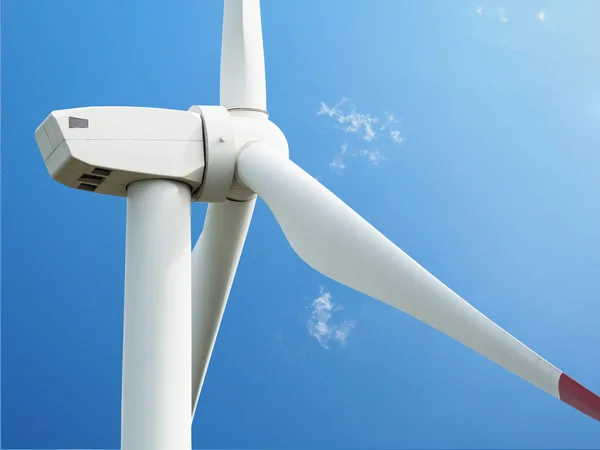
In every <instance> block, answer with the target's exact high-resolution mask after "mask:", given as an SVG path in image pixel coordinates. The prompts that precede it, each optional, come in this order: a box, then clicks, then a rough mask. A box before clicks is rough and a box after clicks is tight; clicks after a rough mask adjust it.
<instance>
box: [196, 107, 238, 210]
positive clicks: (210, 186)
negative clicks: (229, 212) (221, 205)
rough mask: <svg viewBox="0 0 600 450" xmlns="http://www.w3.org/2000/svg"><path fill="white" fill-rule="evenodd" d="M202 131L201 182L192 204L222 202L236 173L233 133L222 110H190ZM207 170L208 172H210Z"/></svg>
mask: <svg viewBox="0 0 600 450" xmlns="http://www.w3.org/2000/svg"><path fill="white" fill-rule="evenodd" d="M189 111H192V112H194V113H196V114H198V115H199V116H200V117H201V118H202V124H203V127H204V161H205V163H204V179H203V180H202V186H201V187H200V189H198V191H197V192H196V193H195V194H194V196H193V197H194V198H193V200H194V201H199V202H222V201H224V200H225V199H226V198H227V195H228V194H229V191H230V189H231V183H232V182H233V173H234V171H235V154H236V146H235V130H234V124H233V120H232V118H231V116H230V114H229V111H227V108H225V107H224V106H197V105H196V106H192V107H191V108H190V109H189ZM209 167H210V170H209Z"/></svg>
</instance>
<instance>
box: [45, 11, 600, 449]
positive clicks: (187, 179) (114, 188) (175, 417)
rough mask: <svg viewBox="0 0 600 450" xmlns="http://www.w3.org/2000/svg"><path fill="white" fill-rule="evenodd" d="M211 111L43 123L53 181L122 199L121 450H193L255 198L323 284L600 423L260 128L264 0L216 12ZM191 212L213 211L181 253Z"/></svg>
mask: <svg viewBox="0 0 600 450" xmlns="http://www.w3.org/2000/svg"><path fill="white" fill-rule="evenodd" d="M220 103H221V105H220V106H192V107H191V108H190V109H189V110H188V111H177V110H169V109H159V108H139V107H85V108H75V109H67V110H60V111H54V112H52V113H51V114H50V115H49V116H48V117H47V118H46V119H45V120H44V121H43V123H42V124H41V125H40V126H39V127H38V128H37V130H36V133H35V136H36V141H37V144H38V147H39V149H40V151H41V153H42V156H43V158H44V161H45V164H46V167H47V169H48V172H49V173H50V175H51V176H52V178H53V179H54V180H56V181H58V182H59V183H62V184H64V185H66V186H68V187H71V188H74V189H80V190H84V191H89V192H93V193H97V194H106V195H113V196H120V197H127V232H126V261H125V299H124V330H123V380H122V423H121V448H122V449H124V450H138V449H139V450H189V449H191V442H192V437H191V424H192V419H193V415H194V411H195V408H196V404H197V402H198V398H199V395H200V391H201V389H202V384H203V381H204V377H205V374H206V371H207V368H208V364H209V361H210V357H211V353H212V350H213V346H214V342H215V339H216V336H217V332H218V330H219V326H220V323H221V318H222V316H223V311H224V309H225V304H226V302H227V298H228V296H229V291H230V289H231V285H232V283H233V280H234V277H235V273H236V270H237V266H238V261H239V259H240V255H241V253H242V248H243V246H244V241H245V239H246V234H247V232H248V227H249V225H250V221H251V218H252V214H253V211H254V205H255V202H256V197H257V195H259V196H260V197H262V199H263V200H264V201H265V202H266V204H267V205H268V207H269V208H270V210H271V211H272V213H273V214H274V215H275V218H276V219H277V221H278V222H279V225H280V226H281V229H282V231H283V233H284V234H285V236H286V238H287V239H288V241H289V243H290V246H291V247H292V249H293V250H294V251H295V252H296V253H297V254H298V255H299V256H300V258H302V259H303V260H304V261H305V262H306V263H307V264H308V265H309V266H311V267H312V268H314V269H315V270H317V271H319V272H321V273H322V274H324V275H325V276H327V277H329V278H331V279H333V280H335V281H338V282H340V283H342V284H344V285H346V286H349V287H351V288H353V289H355V290H357V291H359V292H362V293H364V294H366V295H368V296H371V297H373V298H375V299H378V300H380V301H382V302H385V303H387V304H389V305H391V306H393V307H395V308H397V309H399V310H401V311H404V312H405V313H407V314H409V315H411V316H413V317H415V318H417V319H419V320H421V321H423V322H425V323H427V324H429V325H430V326H431V327H433V328H435V329H437V330H439V331H441V332H442V333H445V334H446V335H448V336H450V337H452V338H453V339H455V340H457V341H459V342H461V343H462V344H464V345H465V346H467V347H469V348H471V349H472V350H474V351H476V352H478V353H480V354H481V355H483V356H485V357H486V358H488V359H490V360H492V361H494V362H495V363H497V364H499V365H500V366H502V367H504V368H505V369H507V370H509V371H511V372H512V373H514V374H515V375H517V376H519V377H521V378H523V379H524V380H526V381H528V382H529V383H531V384H533V385H534V386H537V387H538V388H540V389H543V390H544V391H546V392H547V393H548V394H550V395H552V396H554V397H556V398H558V399H560V400H562V401H563V402H565V403H567V404H569V405H571V406H573V407H574V408H577V409H578V410H580V411H581V412H583V413H584V414H587V415H588V416H591V417H593V418H594V419H596V420H599V421H600V398H599V397H598V396H596V395H595V394H593V393H592V392H590V391H589V390H587V389H586V388H584V387H583V386H581V385H580V384H578V383H577V382H575V381H574V380H573V379H571V378H570V377H568V376H567V375H566V374H564V373H563V372H561V371H560V370H559V369H557V368H556V367H555V366H553V365H552V364H550V363H549V362H548V361H546V360H544V359H543V358H542V357H540V356H539V355H537V354H536V353H535V352H533V351H532V350H530V349H529V348H528V347H526V346H525V345H524V344H522V343H521V342H520V341H518V340H517V339H516V338H514V337H513V336H511V335H510V334H509V333H508V332H506V331H505V330H503V329H502V328H500V327H499V326H498V325H496V324H495V323H494V322H492V321H491V320H490V319H488V318H487V317H486V316H485V315H483V314H482V313H481V312H479V311H478V310H477V309H475V308H474V307H472V306H471V305H470V304H469V303H467V302H466V301H465V300H463V299H462V298H461V297H459V296H458V295H457V294H456V293H454V292H453V291H452V290H451V289H450V288H448V287H446V286H445V285H444V284H443V283H442V282H441V281H439V280H438V279H437V278H435V277H434V276H433V275H431V274H430V273H429V272H428V271H427V270H425V269H424V268H423V267H422V266H420V265H419V264H418V263H417V262H415V261H414V260H413V259H411V258H410V257H409V256H408V255H407V254H406V253H404V252H403V251H402V250H401V249H400V248H398V247H397V246H396V245H395V244H394V243H392V242H391V241H390V240H388V239H387V238H386V237H385V236H384V235H383V234H381V233H380V232H379V231H377V230H376V229H375V228H374V227H373V226H371V225H370V224H369V223H368V222H366V221H365V220H364V219H363V218H362V217H361V216H359V215H358V214H357V213H356V212H354V211H353V210H352V209H351V208H350V207H348V206H347V205H346V204H345V203H343V202H342V201H341V200H340V199H339V198H337V197H336V196H335V195H334V194H333V193H332V192H330V191H329V190H328V189H327V188H325V187H324V186H322V185H321V184H320V183H319V182H318V181H316V180H315V179H314V178H312V177H311V176H310V175H309V174H307V173H306V172H305V171H304V170H302V169H301V168H300V167H298V166H297V165H296V164H295V163H293V162H292V161H291V160H290V159H289V156H288V143H287V141H286V138H285V136H284V134H283V133H282V132H281V130H280V129H279V128H278V127H277V126H276V125H275V124H274V123H273V122H271V121H270V120H269V118H268V114H267V101H266V84H265V66H264V53H263V41H262V30H261V17H260V6H259V0H225V8H224V18H223V36H222V53H221V78H220ZM192 202H208V203H209V205H208V209H207V213H206V218H205V222H204V228H203V231H202V233H201V235H200V238H199V239H198V242H197V243H196V246H195V248H194V250H193V252H192V251H191V237H190V235H191V229H190V208H191V204H192Z"/></svg>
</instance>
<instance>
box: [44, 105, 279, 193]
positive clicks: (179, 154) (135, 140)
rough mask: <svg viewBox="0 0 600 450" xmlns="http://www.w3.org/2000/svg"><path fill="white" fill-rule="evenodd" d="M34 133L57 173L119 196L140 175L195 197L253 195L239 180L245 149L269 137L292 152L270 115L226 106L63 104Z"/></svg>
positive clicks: (67, 181)
mask: <svg viewBox="0 0 600 450" xmlns="http://www.w3.org/2000/svg"><path fill="white" fill-rule="evenodd" d="M35 137H36V141H37V144H38V147H39V149H40V152H41V153H42V157H43V158H44V162H45V164H46V168H47V169H48V172H49V173H50V175H51V176H52V178H53V179H55V180H56V181H58V182H59V183H61V184H64V185H65V186H68V187H71V188H75V189H81V190H85V191H90V192H97V193H100V194H107V195H114V196H119V197H126V196H127V187H128V186H129V185H130V184H131V183H133V182H135V181H140V180H147V179H166V180H175V181H181V182H183V183H186V184H187V185H189V186H190V189H191V191H192V198H193V200H194V201H199V202H221V201H224V200H225V199H226V198H232V199H234V200H247V199H250V198H253V197H254V193H253V192H252V191H250V190H248V189H247V188H245V187H244V186H243V185H241V184H240V183H239V182H237V181H236V179H235V161H236V155H237V152H238V151H239V149H240V148H241V147H243V146H244V145H245V144H247V143H248V142H250V141H253V140H262V141H266V142H269V143H270V144H271V145H272V146H273V147H275V148H278V149H280V150H281V151H283V152H285V154H286V156H287V154H288V146H287V141H286V139H285V136H284V135H283V133H282V132H281V131H280V130H279V128H278V127H277V126H276V125H275V124H273V123H272V122H271V121H269V120H268V118H267V116H266V114H261V113H256V112H246V111H231V112H230V111H228V110H227V108H225V107H223V106H193V107H191V108H190V110H189V111H180V110H173V109H161V108H143V107H114V106H100V107H84V108H74V109H64V110H58V111H53V112H52V113H51V114H50V115H49V116H48V117H47V118H46V119H45V120H44V121H43V123H42V124H41V125H40V126H39V127H38V128H37V130H36V132H35Z"/></svg>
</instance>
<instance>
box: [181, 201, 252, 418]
mask: <svg viewBox="0 0 600 450" xmlns="http://www.w3.org/2000/svg"><path fill="white" fill-rule="evenodd" d="M255 204H256V198H254V199H252V200H250V201H246V202H234V201H230V200H225V201H224V202H222V203H211V204H209V205H208V210H207V212H206V218H205V220H204V228H203V230H202V234H201V235H200V237H199V238H198V242H197V243H196V246H195V247H194V251H193V252H192V418H193V417H194V413H195V411H196V405H197V403H198V398H199V396H200V391H201V390H202V384H203V383H204V377H205V376H206V370H207V368H208V364H209V361H210V356H211V354H212V350H213V347H214V344H215V339H216V337H217V332H218V331H219V326H220V324H221V319H222V317H223V312H224V311H225V305H226V304H227V298H228V297H229V291H230V290H231V285H232V283H233V279H234V277H235V272H236V270H237V266H238V262H239V260H240V256H241V254H242V249H243V247H244V242H245V241H246V235H247V234H248V228H249V226H250V221H251V219H252V212H253V211H254V205H255Z"/></svg>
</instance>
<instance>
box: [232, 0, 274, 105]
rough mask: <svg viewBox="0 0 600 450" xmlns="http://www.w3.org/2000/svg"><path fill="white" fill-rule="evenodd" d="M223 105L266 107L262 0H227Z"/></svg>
mask: <svg viewBox="0 0 600 450" xmlns="http://www.w3.org/2000/svg"><path fill="white" fill-rule="evenodd" d="M221 105H223V106H226V107H227V108H236V107H237V108H253V109H259V110H263V111H266V109H267V92H266V85H265V55H264V50H263V38H262V26H261V19H260V2H259V0H225V8H224V11H223V37H222V46H221Z"/></svg>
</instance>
